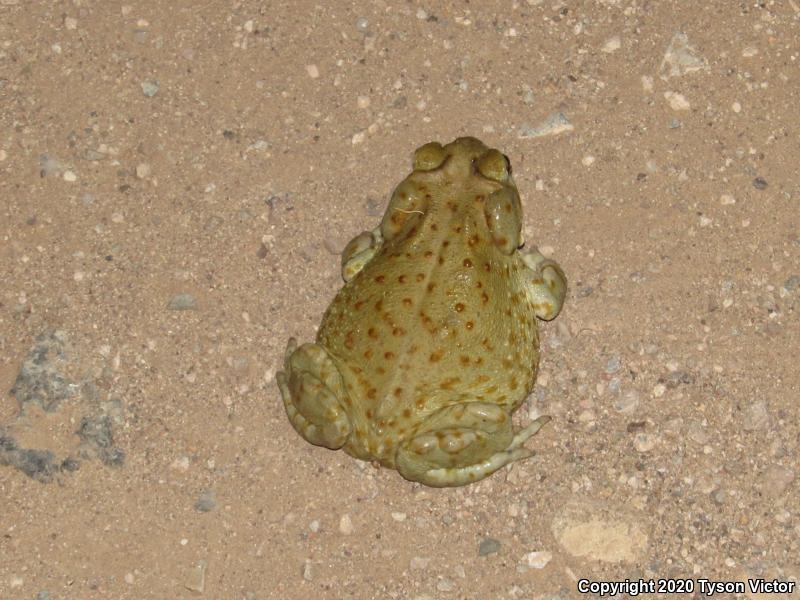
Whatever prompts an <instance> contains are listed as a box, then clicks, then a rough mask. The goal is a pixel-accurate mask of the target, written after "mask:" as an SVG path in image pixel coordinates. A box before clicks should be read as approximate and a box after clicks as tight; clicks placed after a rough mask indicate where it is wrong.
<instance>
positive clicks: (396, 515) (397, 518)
mask: <svg viewBox="0 0 800 600" xmlns="http://www.w3.org/2000/svg"><path fill="white" fill-rule="evenodd" d="M392 518H393V519H394V520H395V521H397V522H398V523H402V522H403V521H405V520H406V513H403V512H393V513H392Z"/></svg>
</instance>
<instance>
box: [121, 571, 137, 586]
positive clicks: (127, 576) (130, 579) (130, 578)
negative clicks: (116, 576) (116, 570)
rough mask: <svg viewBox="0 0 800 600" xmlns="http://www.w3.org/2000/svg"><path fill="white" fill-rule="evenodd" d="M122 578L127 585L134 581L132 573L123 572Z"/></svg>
mask: <svg viewBox="0 0 800 600" xmlns="http://www.w3.org/2000/svg"><path fill="white" fill-rule="evenodd" d="M124 579H125V583H127V584H128V585H133V582H134V581H136V579H135V578H134V576H133V573H125V577H124Z"/></svg>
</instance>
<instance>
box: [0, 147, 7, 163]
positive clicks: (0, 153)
mask: <svg viewBox="0 0 800 600" xmlns="http://www.w3.org/2000/svg"><path fill="white" fill-rule="evenodd" d="M7 158H8V152H6V151H5V150H0V162H3V161H4V160H5V159H7Z"/></svg>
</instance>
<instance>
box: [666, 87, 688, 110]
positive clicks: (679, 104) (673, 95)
mask: <svg viewBox="0 0 800 600" xmlns="http://www.w3.org/2000/svg"><path fill="white" fill-rule="evenodd" d="M664 99H666V101H667V103H669V107H670V108H671V109H672V110H689V109H690V108H691V107H692V106H691V104H689V101H688V100H687V99H686V96H684V95H683V94H679V93H678V92H671V91H668V92H664Z"/></svg>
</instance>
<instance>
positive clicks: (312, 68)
mask: <svg viewBox="0 0 800 600" xmlns="http://www.w3.org/2000/svg"><path fill="white" fill-rule="evenodd" d="M306 73H308V76H309V77H311V79H316V78H317V77H319V69H318V68H317V65H306Z"/></svg>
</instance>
